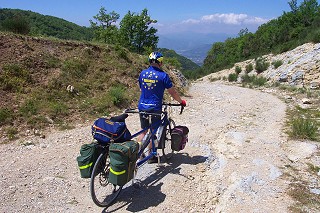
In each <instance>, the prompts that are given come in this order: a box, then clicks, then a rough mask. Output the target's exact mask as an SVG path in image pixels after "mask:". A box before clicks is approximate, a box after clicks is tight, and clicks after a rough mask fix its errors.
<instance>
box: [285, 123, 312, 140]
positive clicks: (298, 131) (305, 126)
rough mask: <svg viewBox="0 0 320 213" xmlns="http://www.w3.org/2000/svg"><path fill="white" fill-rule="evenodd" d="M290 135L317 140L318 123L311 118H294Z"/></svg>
mask: <svg viewBox="0 0 320 213" xmlns="http://www.w3.org/2000/svg"><path fill="white" fill-rule="evenodd" d="M290 124H291V130H290V131H289V136H291V137H292V138H296V139H310V140H315V139H316V136H317V131H318V127H317V124H316V123H315V122H314V121H312V120H311V119H310V118H307V119H305V118H294V119H293V120H292V121H291V122H290Z"/></svg>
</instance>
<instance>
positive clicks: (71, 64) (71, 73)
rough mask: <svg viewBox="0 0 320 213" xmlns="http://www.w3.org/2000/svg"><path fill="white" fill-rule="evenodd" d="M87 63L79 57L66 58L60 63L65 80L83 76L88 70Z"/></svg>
mask: <svg viewBox="0 0 320 213" xmlns="http://www.w3.org/2000/svg"><path fill="white" fill-rule="evenodd" d="M88 67H89V64H88V62H87V61H83V60H80V59H69V60H66V61H65V62H64V63H63V65H62V72H63V78H66V80H68V79H69V80H70V79H73V78H74V77H76V78H84V77H85V74H86V73H87V71H88Z"/></svg>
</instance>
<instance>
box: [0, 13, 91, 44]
mask: <svg viewBox="0 0 320 213" xmlns="http://www.w3.org/2000/svg"><path fill="white" fill-rule="evenodd" d="M12 30H13V31H15V30H19V31H22V32H16V33H23V34H28V35H32V36H47V37H55V38H60V39H71V40H87V41H89V40H92V38H93V30H92V29H90V28H87V27H82V26H79V25H77V24H74V23H72V22H69V21H66V20H64V19H61V18H58V17H54V16H48V15H42V14H39V13H35V12H32V11H25V10H18V9H1V8H0V31H12Z"/></svg>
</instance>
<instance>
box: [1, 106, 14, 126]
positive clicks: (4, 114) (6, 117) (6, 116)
mask: <svg viewBox="0 0 320 213" xmlns="http://www.w3.org/2000/svg"><path fill="white" fill-rule="evenodd" d="M12 118H13V111H12V110H10V109H8V108H0V126H1V125H3V124H6V123H9V122H10V121H11V120H12Z"/></svg>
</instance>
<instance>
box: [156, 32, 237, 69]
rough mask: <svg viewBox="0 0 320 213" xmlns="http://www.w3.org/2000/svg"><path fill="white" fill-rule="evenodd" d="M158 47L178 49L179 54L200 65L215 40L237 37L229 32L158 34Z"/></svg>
mask: <svg viewBox="0 0 320 213" xmlns="http://www.w3.org/2000/svg"><path fill="white" fill-rule="evenodd" d="M158 36H159V43H158V47H160V48H167V49H172V50H174V51H176V52H177V53H178V54H180V55H182V56H184V57H186V58H188V59H190V60H192V61H193V62H195V63H196V64H198V65H200V66H201V65H202V64H203V60H204V59H205V57H206V56H207V53H208V51H209V50H210V49H211V47H212V44H214V43H215V42H223V41H225V40H226V39H227V38H232V37H235V35H228V34H223V33H221V34H202V33H190V32H188V33H175V34H166V35H160V34H159V35H158Z"/></svg>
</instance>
